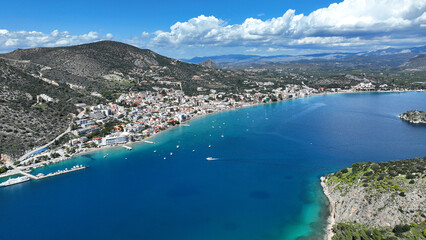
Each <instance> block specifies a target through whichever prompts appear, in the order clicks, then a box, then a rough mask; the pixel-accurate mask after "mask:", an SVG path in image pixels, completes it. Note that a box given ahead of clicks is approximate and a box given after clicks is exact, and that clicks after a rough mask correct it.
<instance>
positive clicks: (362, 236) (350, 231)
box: [332, 222, 426, 240]
mask: <svg viewBox="0 0 426 240" xmlns="http://www.w3.org/2000/svg"><path fill="white" fill-rule="evenodd" d="M333 232H334V234H335V235H334V236H333V238H332V239H333V240H341V239H348V240H352V239H356V240H358V239H359V240H367V239H373V240H397V239H410V240H411V239H412V240H420V239H426V222H422V223H412V224H410V225H396V226H395V227H394V228H367V227H365V226H363V225H361V224H350V223H338V224H336V225H334V226H333Z"/></svg>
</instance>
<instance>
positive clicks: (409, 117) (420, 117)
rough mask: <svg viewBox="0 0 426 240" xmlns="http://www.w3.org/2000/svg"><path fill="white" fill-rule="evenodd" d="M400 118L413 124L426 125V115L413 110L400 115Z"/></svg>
mask: <svg viewBox="0 0 426 240" xmlns="http://www.w3.org/2000/svg"><path fill="white" fill-rule="evenodd" d="M398 117H399V118H401V119H402V120H405V121H407V122H409V123H413V124H426V113H425V112H423V111H419V110H412V111H408V112H405V113H403V114H401V115H398Z"/></svg>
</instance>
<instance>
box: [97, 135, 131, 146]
mask: <svg viewBox="0 0 426 240" xmlns="http://www.w3.org/2000/svg"><path fill="white" fill-rule="evenodd" d="M126 142H127V136H126V135H124V134H111V135H109V136H106V137H104V138H103V139H102V144H103V145H114V144H121V143H126Z"/></svg>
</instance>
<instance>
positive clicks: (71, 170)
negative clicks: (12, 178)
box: [28, 165, 87, 180]
mask: <svg viewBox="0 0 426 240" xmlns="http://www.w3.org/2000/svg"><path fill="white" fill-rule="evenodd" d="M86 168H87V167H86V166H83V165H76V166H74V167H72V168H71V169H67V168H65V169H64V170H58V171H56V172H54V173H49V174H47V175H40V174H37V176H34V175H32V176H33V177H35V179H36V180H40V179H44V178H48V177H54V176H58V175H62V174H65V173H70V172H75V171H79V170H83V169H86ZM29 175H31V174H29ZM28 177H30V176H28Z"/></svg>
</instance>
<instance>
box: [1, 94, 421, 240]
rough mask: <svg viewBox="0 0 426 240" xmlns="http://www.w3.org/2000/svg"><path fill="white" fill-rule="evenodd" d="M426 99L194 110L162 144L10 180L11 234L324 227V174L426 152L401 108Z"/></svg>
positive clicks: (373, 97) (293, 233)
mask: <svg viewBox="0 0 426 240" xmlns="http://www.w3.org/2000/svg"><path fill="white" fill-rule="evenodd" d="M425 108H426V93H417V92H410V93H380V94H378V93H368V94H338V95H328V96H315V97H310V98H302V99H296V100H291V101H286V102H280V103H275V104H269V105H263V106H256V107H251V108H244V109H240V110H236V111H228V112H223V113H219V114H215V115H211V116H207V117H204V118H199V119H195V120H193V121H191V122H189V124H190V126H189V127H184V126H180V127H176V128H174V129H172V130H170V131H168V132H166V133H164V134H160V135H159V136H157V137H155V138H154V139H152V141H154V142H155V144H147V143H139V144H135V145H133V146H134V148H133V150H132V151H127V150H125V149H123V148H120V147H119V148H114V149H107V150H100V151H98V152H93V153H89V154H86V155H82V156H79V157H76V158H74V159H72V160H69V161H66V162H62V163H58V164H55V165H51V166H48V167H45V168H42V169H38V170H36V171H35V172H34V173H36V174H37V173H39V172H43V173H48V172H53V171H56V170H57V169H63V168H65V167H68V168H70V167H71V166H73V165H75V164H85V165H89V166H90V168H89V169H86V170H82V171H78V172H75V173H69V174H66V175H61V176H57V177H53V178H50V179H45V180H42V181H31V182H28V183H23V184H20V185H16V186H11V187H8V188H3V189H0V212H1V214H0V226H2V228H1V229H2V239H24V238H36V239H58V238H60V239H93V238H96V239H150V240H162V239H176V240H180V239H182V240H183V239H185V240H192V239H194V240H199V239H203V240H209V239H212V240H213V239H215V240H217V239H223V240H227V239H229V240H238V239H245V240H247V239H255V240H256V239H262V240H263V239H268V240H269V239H271V240H278V239H280V240H284V239H297V238H303V237H306V238H308V239H317V238H318V237H319V236H321V235H322V234H323V229H324V224H325V219H326V217H327V213H326V212H325V211H324V210H325V209H326V208H325V207H326V206H327V201H326V199H325V197H324V195H323V194H322V191H321V187H320V184H319V177H320V176H322V175H324V174H327V173H330V172H333V171H336V170H338V169H341V168H343V167H347V166H350V165H351V164H352V163H354V162H358V161H374V162H379V161H386V160H397V159H406V158H412V157H416V156H419V157H423V156H426V140H425V139H426V138H425V136H426V127H422V126H413V125H410V124H408V123H406V122H403V121H402V120H400V119H399V118H397V117H396V115H398V114H400V113H402V112H405V111H407V110H411V109H422V110H425ZM224 123H225V124H224ZM212 126H214V128H212ZM210 135H211V136H210ZM222 135H223V137H222ZM176 145H179V146H180V148H179V149H177V148H176ZM209 145H211V148H209V147H208V146H209ZM193 149H195V152H193V151H192V150H193ZM154 150H156V152H155V153H154ZM170 152H173V156H170ZM106 154H108V156H107V157H106V158H104V157H103V156H105V155H106ZM164 157H166V160H163V158H164ZM207 157H212V158H214V159H215V160H212V161H207V160H206V158H207ZM125 158H127V160H126V159H125Z"/></svg>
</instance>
